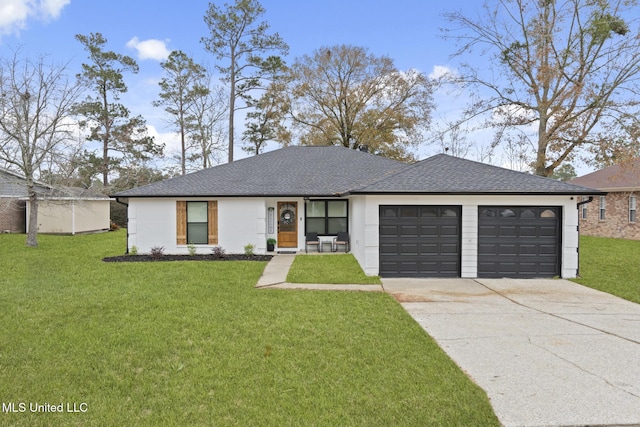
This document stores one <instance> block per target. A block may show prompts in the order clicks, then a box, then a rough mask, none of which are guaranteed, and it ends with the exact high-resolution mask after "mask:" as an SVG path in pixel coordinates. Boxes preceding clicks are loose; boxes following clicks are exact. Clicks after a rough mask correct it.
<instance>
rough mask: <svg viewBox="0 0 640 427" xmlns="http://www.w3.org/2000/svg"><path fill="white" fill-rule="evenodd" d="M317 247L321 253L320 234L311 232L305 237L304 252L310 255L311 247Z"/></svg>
mask: <svg viewBox="0 0 640 427" xmlns="http://www.w3.org/2000/svg"><path fill="white" fill-rule="evenodd" d="M310 245H311V246H315V247H316V250H317V251H318V252H320V251H321V246H320V239H319V238H318V233H316V232H313V231H310V232H308V233H307V234H306V236H305V241H304V251H305V253H308V252H309V251H308V248H309V246H310Z"/></svg>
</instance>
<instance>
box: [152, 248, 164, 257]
mask: <svg viewBox="0 0 640 427" xmlns="http://www.w3.org/2000/svg"><path fill="white" fill-rule="evenodd" d="M163 255H164V246H154V247H152V248H151V258H155V259H158V258H162V256H163Z"/></svg>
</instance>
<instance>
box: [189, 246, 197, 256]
mask: <svg viewBox="0 0 640 427" xmlns="http://www.w3.org/2000/svg"><path fill="white" fill-rule="evenodd" d="M187 250H188V251H189V255H191V256H194V255H195V254H196V245H194V244H193V243H189V244H188V245H187Z"/></svg>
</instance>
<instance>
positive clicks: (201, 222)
mask: <svg viewBox="0 0 640 427" xmlns="http://www.w3.org/2000/svg"><path fill="white" fill-rule="evenodd" d="M176 221H177V223H176V241H177V244H178V245H186V244H193V245H217V244H218V202H217V201H214V200H211V201H194V202H191V201H189V202H187V201H178V202H176Z"/></svg>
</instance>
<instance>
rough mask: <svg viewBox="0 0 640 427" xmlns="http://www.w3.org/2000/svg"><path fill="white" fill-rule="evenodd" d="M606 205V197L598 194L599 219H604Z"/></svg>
mask: <svg viewBox="0 0 640 427" xmlns="http://www.w3.org/2000/svg"><path fill="white" fill-rule="evenodd" d="M606 207H607V199H606V198H605V196H600V221H604V218H605V210H606Z"/></svg>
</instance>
